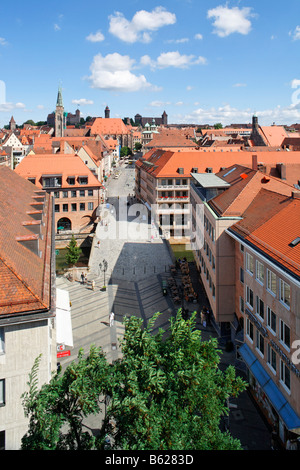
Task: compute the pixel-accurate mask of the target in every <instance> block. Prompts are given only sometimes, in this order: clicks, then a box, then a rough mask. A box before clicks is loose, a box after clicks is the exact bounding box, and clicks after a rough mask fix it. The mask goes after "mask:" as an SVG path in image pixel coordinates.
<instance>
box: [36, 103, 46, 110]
mask: <svg viewBox="0 0 300 470" xmlns="http://www.w3.org/2000/svg"><path fill="white" fill-rule="evenodd" d="M37 109H45V106H44V105H43V104H38V105H37Z"/></svg>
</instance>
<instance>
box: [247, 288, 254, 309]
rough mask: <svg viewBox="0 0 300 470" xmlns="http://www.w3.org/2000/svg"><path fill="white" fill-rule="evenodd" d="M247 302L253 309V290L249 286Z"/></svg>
mask: <svg viewBox="0 0 300 470" xmlns="http://www.w3.org/2000/svg"><path fill="white" fill-rule="evenodd" d="M246 301H247V304H248V305H249V306H250V307H251V308H253V290H252V289H250V287H249V286H246Z"/></svg>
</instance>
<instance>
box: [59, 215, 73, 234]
mask: <svg viewBox="0 0 300 470" xmlns="http://www.w3.org/2000/svg"><path fill="white" fill-rule="evenodd" d="M62 230H72V224H71V220H70V219H68V218H67V217H63V218H62V219H59V221H58V222H57V231H58V232H61V231H62Z"/></svg>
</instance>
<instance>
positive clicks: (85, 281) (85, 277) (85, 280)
mask: <svg viewBox="0 0 300 470" xmlns="http://www.w3.org/2000/svg"><path fill="white" fill-rule="evenodd" d="M84 283H85V284H87V275H85V276H84Z"/></svg>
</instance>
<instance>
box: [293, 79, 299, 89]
mask: <svg viewBox="0 0 300 470" xmlns="http://www.w3.org/2000/svg"><path fill="white" fill-rule="evenodd" d="M299 86H300V80H298V79H297V78H294V80H292V81H291V87H292V88H298V87H299Z"/></svg>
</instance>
